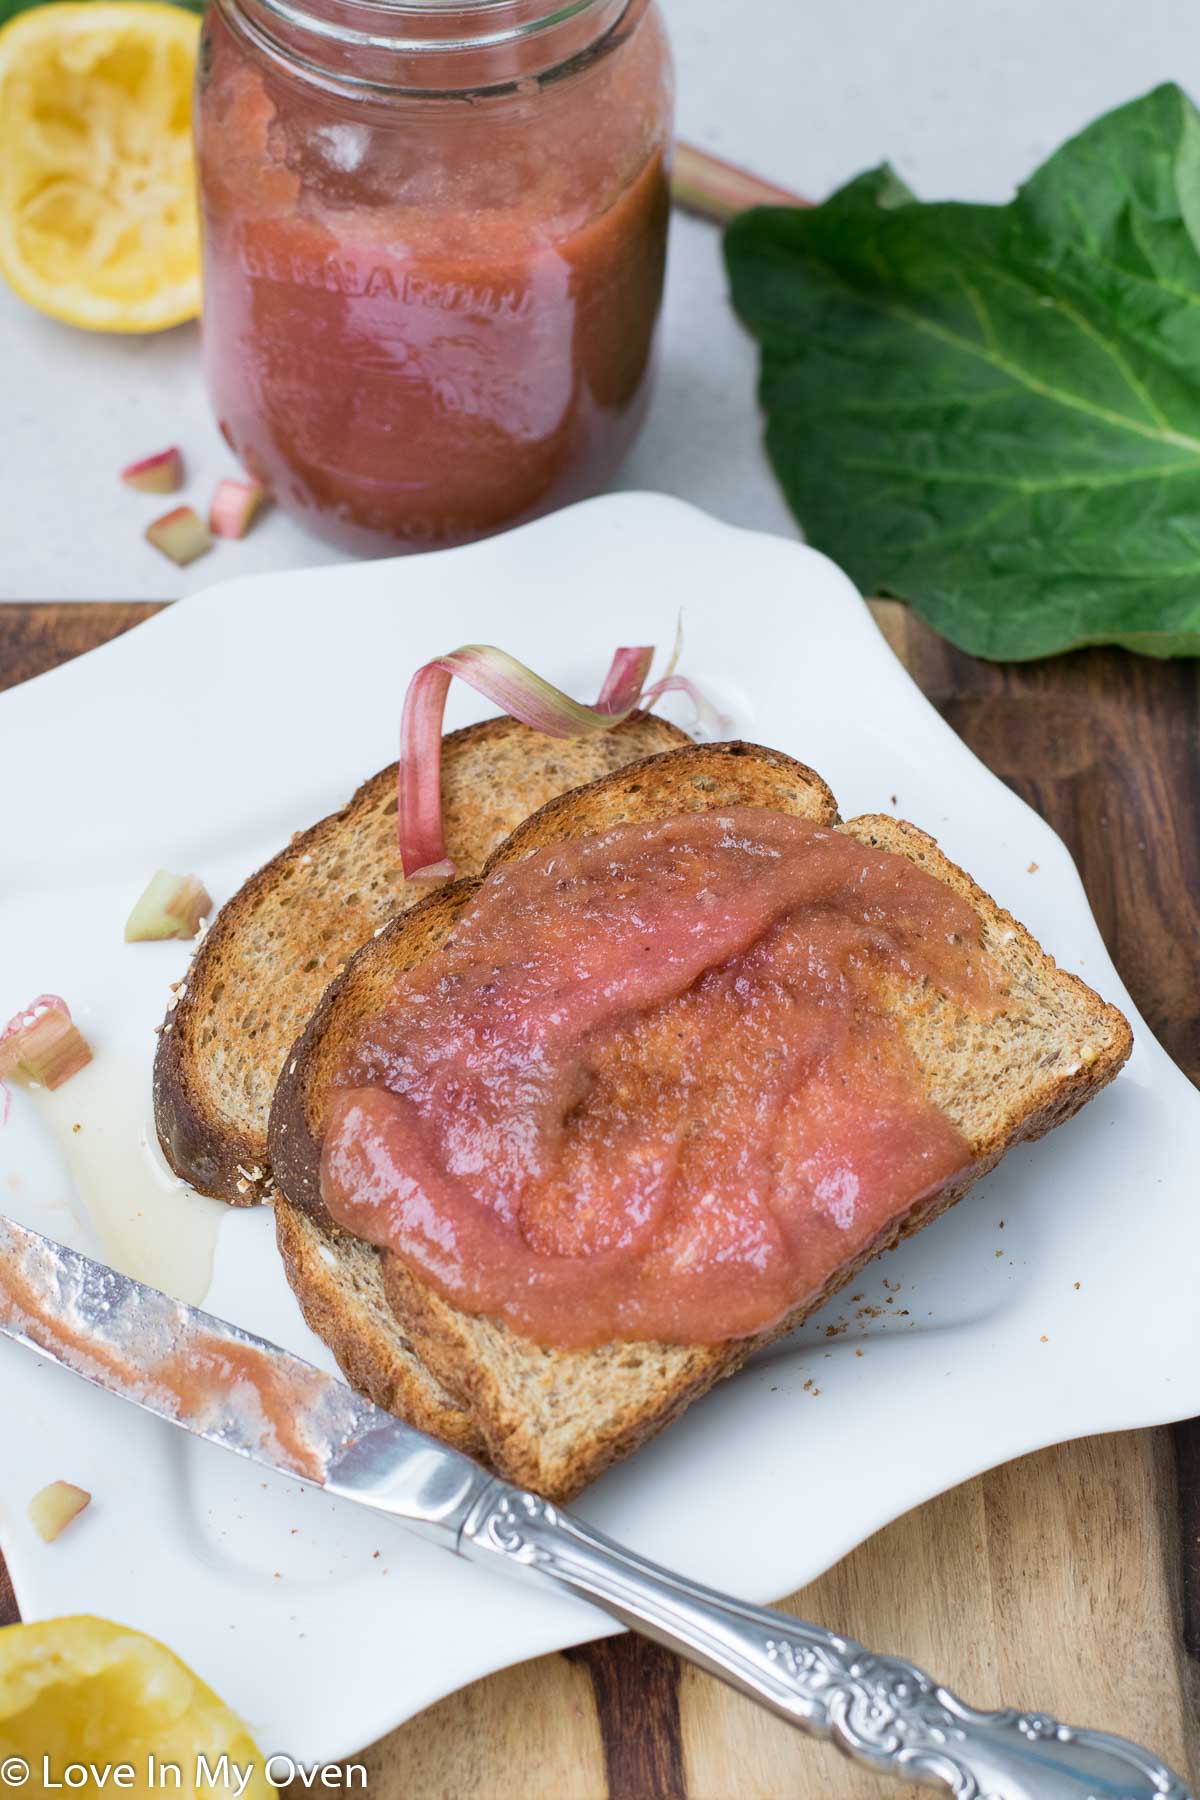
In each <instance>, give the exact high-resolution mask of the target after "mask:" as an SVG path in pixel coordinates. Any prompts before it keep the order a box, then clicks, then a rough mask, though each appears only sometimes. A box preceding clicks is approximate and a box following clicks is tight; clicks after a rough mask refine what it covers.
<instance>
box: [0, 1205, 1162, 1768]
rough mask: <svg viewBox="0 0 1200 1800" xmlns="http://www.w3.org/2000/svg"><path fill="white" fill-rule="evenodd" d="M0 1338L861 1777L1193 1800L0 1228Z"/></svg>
mask: <svg viewBox="0 0 1200 1800" xmlns="http://www.w3.org/2000/svg"><path fill="white" fill-rule="evenodd" d="M0 1334H2V1335H4V1336H6V1337H9V1338H13V1339H15V1340H16V1341H17V1342H18V1343H22V1344H25V1345H27V1346H28V1347H29V1348H30V1349H31V1350H35V1351H37V1352H38V1353H39V1354H40V1355H42V1356H45V1357H48V1358H50V1359H51V1360H52V1361H54V1362H57V1363H61V1364H62V1365H63V1366H64V1367H65V1368H68V1369H72V1370H74V1371H75V1373H76V1374H78V1375H82V1376H84V1377H85V1378H86V1379H87V1380H88V1381H91V1382H93V1383H95V1385H96V1386H97V1387H102V1388H106V1389H107V1390H108V1392H109V1393H112V1394H117V1395H119V1396H120V1397H121V1398H122V1399H125V1400H131V1401H133V1402H134V1404H135V1405H137V1406H141V1407H143V1408H145V1409H146V1410H147V1411H149V1412H152V1413H156V1414H157V1415H158V1416H159V1417H160V1418H162V1419H165V1420H169V1421H170V1423H171V1424H173V1425H177V1426H180V1427H182V1428H183V1429H184V1430H185V1431H189V1432H191V1433H192V1434H193V1435H194V1436H196V1437H202V1438H207V1439H208V1440H209V1442H210V1443H214V1444H219V1445H220V1446H221V1447H222V1449H225V1450H233V1451H235V1452H236V1453H237V1454H238V1455H240V1456H245V1457H248V1458H250V1459H251V1460H252V1461H254V1462H256V1463H260V1464H261V1465H262V1466H263V1467H265V1468H268V1469H272V1470H275V1471H276V1472H277V1473H280V1474H283V1475H288V1476H292V1477H296V1478H298V1479H299V1480H301V1481H307V1482H312V1483H313V1484H314V1485H315V1486H317V1487H320V1488H323V1489H324V1490H325V1492H326V1493H328V1494H332V1495H335V1496H337V1497H339V1498H341V1499H343V1500H347V1501H354V1502H355V1503H356V1504H358V1505H360V1506H368V1507H371V1508H372V1509H373V1510H374V1511H376V1512H380V1513H386V1514H388V1515H390V1516H391V1517H392V1518H394V1519H397V1520H399V1521H400V1522H401V1523H402V1524H404V1525H406V1526H407V1527H408V1528H409V1529H410V1530H412V1531H416V1532H418V1533H419V1534H420V1535H421V1536H422V1537H424V1538H427V1539H429V1540H431V1541H432V1542H434V1543H437V1544H440V1545H442V1546H443V1547H444V1548H445V1549H447V1550H449V1551H451V1552H453V1553H454V1554H456V1555H458V1556H463V1557H466V1558H467V1559H468V1560H469V1561H471V1562H475V1563H480V1564H482V1565H483V1566H484V1567H487V1568H492V1569H495V1570H497V1571H502V1572H506V1573H510V1574H514V1575H517V1576H519V1577H522V1578H524V1579H527V1580H532V1581H536V1582H538V1583H539V1584H541V1585H542V1586H543V1587H545V1586H547V1585H548V1586H550V1587H552V1588H556V1589H558V1591H559V1592H562V1593H567V1594H571V1595H573V1596H574V1597H575V1598H577V1599H582V1600H586V1601H589V1602H590V1603H591V1604H592V1605H593V1606H596V1607H599V1608H600V1609H601V1610H602V1611H604V1612H606V1613H608V1614H610V1615H611V1616H612V1617H613V1618H616V1619H618V1620H620V1621H621V1623H622V1624H624V1625H627V1626H628V1627H630V1629H632V1630H634V1631H638V1632H641V1633H642V1634H643V1635H645V1636H647V1637H650V1638H653V1639H654V1640H655V1641H656V1642H658V1643H660V1644H664V1645H666V1646H667V1647H668V1648H669V1649H671V1650H675V1651H678V1653H679V1654H680V1655H681V1656H685V1657H687V1658H688V1659H689V1660H690V1661H692V1662H694V1663H698V1664H699V1665H700V1666H701V1667H702V1668H704V1669H707V1670H708V1671H709V1672H710V1673H711V1674H713V1675H716V1676H719V1677H720V1678H721V1679H722V1680H724V1681H727V1682H729V1683H730V1684H731V1685H732V1686H733V1687H736V1688H738V1689H740V1690H741V1691H742V1692H743V1693H745V1694H748V1695H750V1697H751V1698H752V1699H754V1700H757V1701H759V1702H760V1703H761V1704H762V1705H764V1706H767V1707H769V1708H770V1710H771V1711H772V1712H775V1713H778V1714H780V1715H781V1716H782V1717H783V1718H785V1719H787V1720H789V1721H790V1723H792V1724H793V1725H796V1726H798V1727H799V1728H800V1729H801V1730H803V1731H807V1732H810V1733H811V1734H813V1735H814V1736H816V1737H819V1738H825V1739H828V1740H830V1741H831V1742H832V1743H834V1744H835V1745H836V1746H837V1748H838V1749H840V1750H842V1751H843V1752H845V1753H846V1754H847V1755H848V1756H851V1757H853V1758H854V1759H855V1760H857V1761H858V1762H860V1763H863V1764H865V1765H866V1766H868V1767H869V1768H872V1769H875V1770H876V1771H877V1772H878V1773H880V1774H888V1775H895V1776H897V1777H899V1778H900V1779H902V1780H904V1781H909V1782H916V1783H918V1784H920V1785H924V1786H927V1787H931V1788H936V1789H939V1790H940V1791H942V1792H943V1793H948V1794H951V1795H953V1796H955V1800H1193V1796H1192V1795H1191V1793H1190V1791H1189V1789H1188V1788H1187V1787H1186V1785H1185V1784H1184V1783H1183V1781H1181V1780H1180V1778H1179V1776H1178V1775H1176V1774H1174V1773H1173V1772H1172V1771H1171V1770H1170V1769H1168V1768H1167V1767H1166V1765H1165V1764H1164V1763H1162V1762H1161V1761H1160V1760H1159V1759H1158V1758H1157V1757H1156V1756H1155V1755H1154V1754H1153V1753H1152V1752H1151V1751H1149V1750H1144V1749H1141V1748H1140V1747H1139V1746H1137V1745H1136V1744H1132V1743H1130V1742H1128V1741H1127V1740H1126V1739H1124V1738H1118V1737H1114V1736H1111V1735H1110V1734H1108V1733H1106V1732H1098V1731H1092V1730H1087V1729H1082V1728H1075V1727H1071V1726H1067V1725H1062V1724H1060V1723H1058V1722H1057V1721H1056V1720H1054V1719H1051V1718H1050V1717H1049V1716H1048V1715H1046V1714H1044V1713H1033V1712H1029V1711H1022V1710H1020V1709H1018V1708H1015V1707H1007V1708H1003V1709H1001V1710H999V1711H995V1712H985V1711H980V1710H977V1709H976V1708H974V1707H971V1706H968V1705H967V1704H966V1703H965V1702H964V1701H962V1700H960V1699H959V1698H958V1697H957V1696H956V1695H955V1694H953V1693H951V1692H950V1690H949V1689H948V1688H945V1687H943V1686H942V1685H941V1684H940V1683H938V1682H936V1681H934V1680H933V1679H932V1678H931V1677H930V1676H929V1675H927V1674H925V1673H924V1671H923V1670H921V1669H919V1668H917V1667H916V1666H915V1665H914V1664H912V1663H909V1662H907V1661H905V1660H904V1659H903V1658H900V1657H893V1656H876V1655H874V1654H872V1653H871V1652H870V1651H868V1650H866V1649H864V1648H863V1646H862V1645H861V1644H858V1643H855V1642H854V1640H853V1639H851V1638H846V1637H841V1636H839V1635H838V1634H837V1633H834V1632H831V1631H827V1630H825V1629H823V1628H822V1627H820V1626H817V1625H809V1624H806V1623H804V1622H803V1621H802V1620H799V1619H795V1618H793V1617H792V1616H791V1615H790V1614H788V1613H782V1612H775V1611H772V1610H770V1609H768V1608H764V1607H754V1606H747V1605H743V1604H742V1603H741V1602H740V1601H738V1600H734V1599H731V1598H730V1597H728V1596H726V1595H723V1594H719V1593H717V1592H715V1591H714V1590H713V1589H711V1588H706V1587H702V1586H700V1585H698V1584H697V1583H695V1582H693V1581H690V1580H688V1579H686V1578H685V1577H684V1576H682V1575H676V1574H672V1573H671V1571H670V1570H668V1569H664V1568H662V1567H660V1566H659V1565H658V1564H656V1563H652V1562H649V1561H647V1560H646V1559H645V1558H643V1557H640V1556H638V1555H637V1554H636V1553H635V1552H633V1551H631V1550H627V1549H625V1548H624V1547H623V1546H621V1545H619V1544H617V1543H614V1542H613V1540H612V1539H610V1538H607V1537H605V1536H603V1535H602V1534H601V1533H600V1532H598V1531H595V1530H594V1529H593V1528H592V1527H591V1526H589V1525H587V1524H585V1523H584V1522H583V1521H582V1520H580V1519H578V1518H576V1517H575V1516H574V1515H573V1514H571V1513H569V1512H567V1511H566V1510H565V1509H563V1508H562V1507H559V1506H554V1505H551V1503H550V1502H549V1501H547V1500H543V1499H542V1498H541V1497H540V1496H539V1495H537V1494H534V1493H530V1492H527V1491H525V1490H523V1489H521V1488H518V1487H515V1486H513V1485H512V1484H511V1483H509V1482H507V1481H502V1480H500V1479H498V1478H497V1477H496V1476H493V1475H491V1474H490V1473H489V1472H488V1470H486V1469H485V1468H483V1467H482V1466H481V1465H480V1464H479V1463H476V1462H473V1461H472V1460H471V1459H470V1458H469V1457H467V1456H463V1455H462V1454H461V1453H460V1452H459V1451H457V1450H451V1449H450V1448H449V1447H448V1446H446V1445H445V1444H441V1443H439V1442H438V1441H437V1440H436V1439H435V1438H431V1437H428V1436H426V1434H425V1433H424V1432H421V1431H417V1430H415V1429H414V1428H413V1427H412V1426H410V1425H406V1424H404V1423H403V1421H402V1420H400V1419H397V1418H394V1417H393V1416H392V1415H391V1414H390V1413H386V1412H384V1411H382V1410H381V1408H379V1407H377V1406H374V1405H373V1404H372V1403H371V1402H370V1401H369V1400H365V1399H363V1398H362V1397H361V1396H360V1395H358V1394H356V1393H355V1392H354V1391H353V1389H351V1388H349V1387H347V1386H346V1385H345V1384H344V1383H343V1382H341V1381H339V1380H337V1379H335V1378H334V1377H333V1376H330V1375H326V1374H325V1373H323V1371H321V1370H320V1369H317V1368H314V1366H313V1365H312V1364H311V1363H307V1362H304V1361H303V1360H302V1358H300V1357H298V1356H292V1355H290V1354H289V1353H288V1352H287V1351H285V1350H281V1349H280V1348H279V1347H278V1345H275V1344H271V1343H268V1342H267V1341H266V1340H265V1339H264V1338H258V1337H254V1336H253V1335H252V1334H251V1333H249V1332H246V1331H242V1330H239V1329H238V1327H236V1326H234V1325H230V1324H228V1323H226V1322H225V1321H224V1320H222V1319H218V1318H215V1317H213V1316H212V1315H211V1314H209V1313H205V1312H201V1311H200V1310H199V1308H197V1307H193V1306H185V1305H183V1304H182V1303H181V1302H180V1301H177V1300H172V1299H170V1298H169V1297H168V1296H167V1295H166V1294H163V1293H160V1292H159V1291H158V1290H157V1289H155V1288H151V1287H147V1286H145V1285H144V1284H143V1283H142V1282H139V1281H135V1280H133V1279H132V1278H131V1277H129V1276H127V1275H121V1274H118V1273H117V1271H116V1270H114V1269H110V1268H108V1267H106V1266H105V1265H104V1264H103V1263H99V1262H95V1261H93V1260H92V1258H91V1257H87V1256H84V1255H82V1254H81V1253H80V1252H79V1251H76V1250H69V1249H67V1248H65V1247H64V1246H63V1245H61V1244H56V1243H54V1242H53V1241H52V1240H51V1239H50V1238H46V1237H43V1236H42V1235H41V1234H40V1233H39V1232H36V1231H30V1230H28V1229H26V1228H25V1227H24V1226H21V1225H17V1224H16V1223H15V1222H14V1221H12V1220H11V1219H6V1218H3V1217H0ZM680 1503H681V1505H688V1504H690V1500H689V1497H688V1496H687V1495H686V1494H684V1495H681V1500H680ZM753 1525H754V1518H753V1511H752V1508H749V1507H748V1509H747V1517H746V1529H747V1530H751V1529H753Z"/></svg>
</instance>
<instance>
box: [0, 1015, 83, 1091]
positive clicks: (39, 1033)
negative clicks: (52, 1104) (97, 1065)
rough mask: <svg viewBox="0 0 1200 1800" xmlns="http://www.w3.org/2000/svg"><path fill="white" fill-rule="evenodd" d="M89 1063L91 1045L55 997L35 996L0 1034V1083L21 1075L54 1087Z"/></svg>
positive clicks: (44, 1085) (45, 1085) (48, 1086)
mask: <svg viewBox="0 0 1200 1800" xmlns="http://www.w3.org/2000/svg"><path fill="white" fill-rule="evenodd" d="M91 1060H92V1052H91V1046H90V1045H89V1044H88V1041H87V1039H86V1038H85V1037H84V1035H83V1033H82V1032H81V1031H80V1029H79V1027H78V1025H76V1024H75V1023H74V1022H73V1021H72V1018H71V1010H70V1008H69V1007H68V1005H67V1003H66V1001H65V1000H60V999H59V997H58V995H57V994H39V995H38V998H37V999H36V1000H34V1001H33V1002H32V1004H31V1005H29V1006H27V1007H25V1009H24V1011H22V1012H19V1013H17V1014H16V1015H15V1017H13V1018H11V1019H10V1020H9V1021H8V1024H7V1025H6V1026H5V1027H4V1030H3V1031H2V1032H0V1080H3V1078H4V1077H5V1076H6V1075H23V1076H25V1077H26V1079H27V1080H29V1081H37V1082H40V1083H41V1085H42V1086H43V1087H45V1088H57V1087H61V1086H62V1084H63V1082H64V1081H69V1080H70V1079H71V1077H72V1075H78V1073H79V1071H80V1069H84V1068H86V1067H87V1065H88V1063H90V1062H91Z"/></svg>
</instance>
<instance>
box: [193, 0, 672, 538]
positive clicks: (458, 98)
mask: <svg viewBox="0 0 1200 1800" xmlns="http://www.w3.org/2000/svg"><path fill="white" fill-rule="evenodd" d="M198 82H199V93H198V102H197V107H196V120H197V123H196V132H197V154H198V165H199V178H200V195H201V216H202V228H203V240H204V318H203V340H204V357H205V366H206V371H207V378H208V384H209V389H210V393H211V396H212V401H213V405H214V407H215V409H216V413H217V417H218V419H219V420H220V422H221V426H222V429H223V431H224V432H225V435H226V437H227V439H228V440H229V443H230V445H231V447H232V448H233V450H234V451H235V452H236V454H237V455H238V457H239V458H240V459H241V461H242V462H243V463H244V465H245V467H246V469H247V471H248V472H249V473H250V474H251V475H252V476H253V477H254V478H255V479H256V480H258V481H261V482H262V483H263V484H264V485H265V486H266V487H267V488H268V489H269V491H270V492H271V493H272V495H273V496H274V498H275V499H276V500H277V501H278V503H279V504H280V505H281V506H282V507H284V508H286V509H287V510H288V511H290V512H292V513H293V514H295V515H296V517H297V518H299V519H301V520H302V521H303V522H304V523H305V524H307V525H309V526H310V527H311V528H312V529H313V530H315V531H317V532H319V533H321V535H323V536H325V537H328V538H331V539H333V540H334V541H335V542H337V543H339V544H341V545H342V546H344V547H345V548H347V549H350V550H355V551H371V550H380V549H384V550H386V549H391V550H395V549H397V548H411V549H427V548H431V547H435V546H438V545H446V544H456V543H462V542H465V541H467V540H469V539H472V538H478V537H482V536H485V535H487V534H488V533H490V532H495V531H499V530H501V529H503V528H504V527H506V526H509V525H512V524H515V523H517V522H519V521H521V520H524V519H529V518H533V517H536V516H537V515H538V514H540V513H544V512H548V511H549V510H551V509H552V508H554V507H557V506H561V505H563V504H564V503H565V502H567V501H570V500H574V499H579V498H581V497H583V496H584V495H586V494H589V493H592V492H594V491H595V490H596V489H598V488H599V487H601V486H602V485H603V484H604V483H605V482H606V481H607V480H608V478H609V477H610V476H611V475H612V473H613V471H614V470H615V468H616V466H617V464H618V463H619V461H620V459H621V457H622V455H623V454H624V452H625V451H626V450H627V449H628V447H629V445H630V443H631V442H632V440H633V437H634V435H635V434H636V432H637V430H638V426H639V424H640V422H641V418H642V415H643V413H644V410H645V407H646V402H647V390H648V384H649V377H650V372H651V364H652V360H653V348H654V336H655V325H656V320H657V316H658V311H659V302H660V298H661V292H662V279H663V265H664V258H665V250H666V235H667V214H668V190H667V179H668V163H669V157H670V145H671V118H672V80H671V63H670V55H669V51H668V47H667V42H666V36H665V32H664V28H663V23H662V20H661V18H660V16H659V13H658V9H657V7H656V6H655V5H654V4H653V3H652V0H453V3H449V0H447V3H442V0H424V3H423V4H420V5H416V4H409V3H408V0H214V3H213V4H212V5H211V6H210V8H209V13H208V20H207V23H206V25H205V34H204V40H203V44H202V49H201V56H200V70H199V77H198Z"/></svg>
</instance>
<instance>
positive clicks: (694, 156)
mask: <svg viewBox="0 0 1200 1800" xmlns="http://www.w3.org/2000/svg"><path fill="white" fill-rule="evenodd" d="M671 198H672V200H673V201H674V202H675V205H676V206H678V207H681V208H682V209H683V211H684V212H690V213H698V214H699V216H700V217H701V218H703V219H713V220H715V221H716V223H717V224H718V225H727V224H728V223H729V221H730V219H732V218H736V216H737V214H738V213H742V212H747V211H749V209H750V207H752V206H811V205H812V201H811V200H806V199H805V198H804V197H803V195H801V194H796V193H793V192H792V190H791V189H790V188H785V187H777V186H776V185H775V183H774V182H773V181H763V180H761V179H760V177H759V176H757V175H752V174H751V173H750V171H749V169H742V168H739V167H738V165H737V164H736V163H728V162H722V161H721V159H720V157H718V156H710V155H709V154H708V152H707V150H697V149H696V147H695V145H694V144H676V146H675V168H674V171H673V173H672V176H671Z"/></svg>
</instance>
